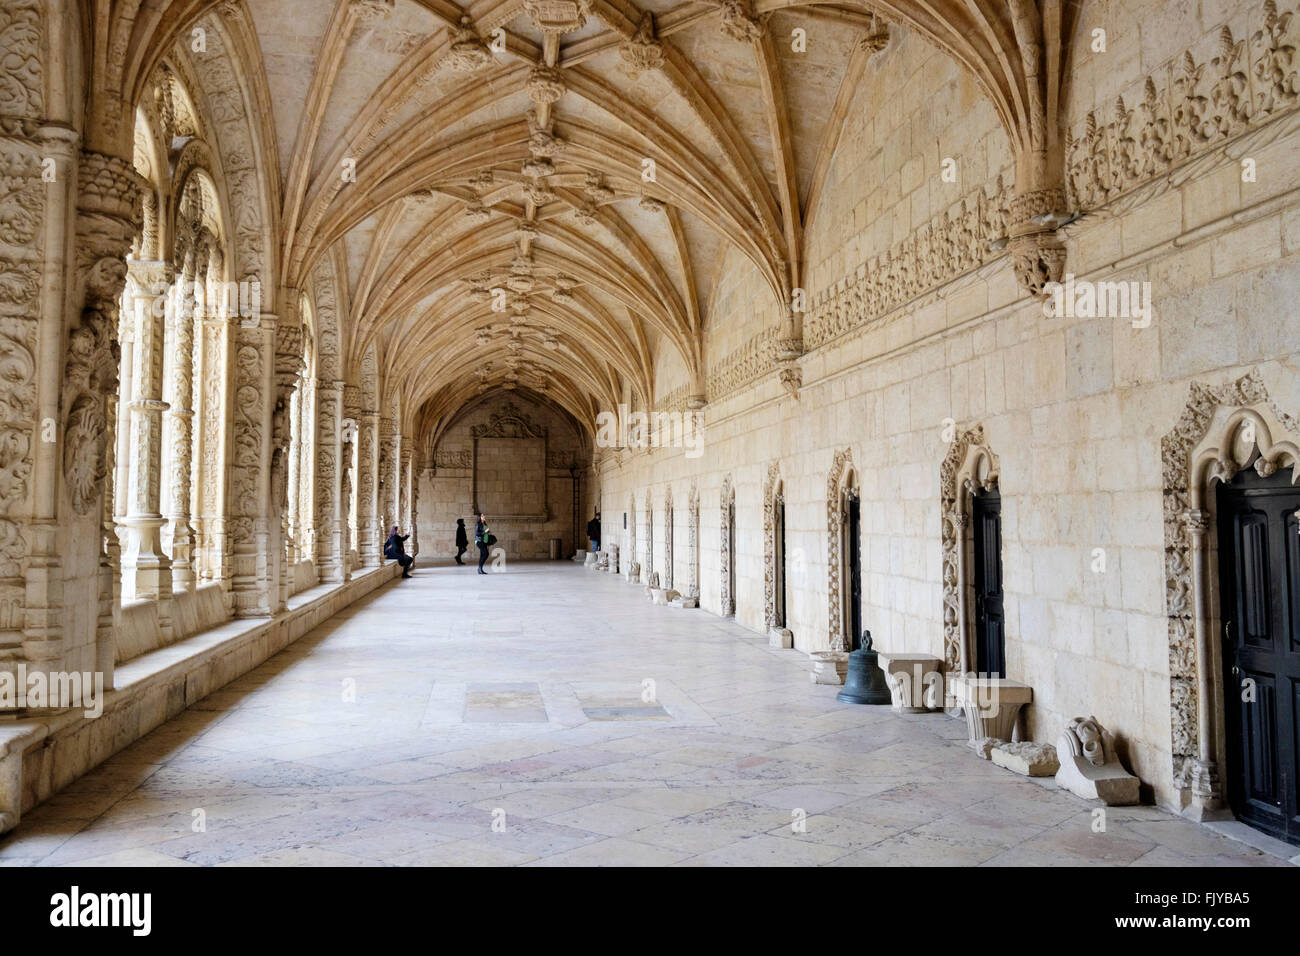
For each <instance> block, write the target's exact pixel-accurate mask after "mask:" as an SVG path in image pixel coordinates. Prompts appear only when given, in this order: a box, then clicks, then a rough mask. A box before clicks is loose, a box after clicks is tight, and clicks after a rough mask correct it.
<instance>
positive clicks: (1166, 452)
mask: <svg viewBox="0 0 1300 956" xmlns="http://www.w3.org/2000/svg"><path fill="white" fill-rule="evenodd" d="M1160 458H1161V473H1162V497H1163V505H1164V509H1163V510H1164V527H1165V613H1166V616H1167V618H1168V633H1169V706H1170V715H1169V716H1170V734H1171V754H1172V761H1173V778H1174V786H1175V788H1177V789H1178V790H1180V791H1188V790H1190V791H1191V794H1190V798H1191V803H1192V806H1193V808H1194V809H1195V810H1197V811H1201V810H1212V809H1216V808H1218V807H1220V806H1222V804H1223V787H1222V783H1221V779H1220V775H1219V769H1218V768H1219V767H1221V766H1222V765H1223V763H1224V757H1225V751H1226V740H1225V731H1224V714H1223V712H1222V707H1220V706H1219V703H1220V700H1219V698H1220V694H1219V693H1218V690H1219V689H1220V688H1221V687H1222V681H1223V661H1222V652H1221V646H1220V643H1219V641H1217V640H1216V639H1215V635H1216V634H1218V633H1220V631H1221V626H1220V619H1219V607H1218V601H1219V594H1218V567H1217V565H1218V555H1217V548H1216V547H1213V546H1212V542H1213V540H1214V539H1213V535H1212V532H1211V530H1210V529H1211V528H1212V527H1213V525H1214V520H1213V519H1214V497H1215V496H1214V494H1213V485H1214V482H1215V481H1216V480H1217V481H1223V482H1228V481H1231V480H1232V479H1233V478H1234V477H1235V476H1236V474H1237V472H1238V471H1239V470H1240V469H1242V468H1245V467H1253V468H1254V469H1255V471H1256V472H1257V473H1258V474H1259V475H1260V476H1261V477H1267V476H1268V475H1271V474H1272V473H1273V472H1275V471H1276V470H1277V469H1278V468H1286V467H1290V468H1292V469H1293V472H1292V482H1293V483H1294V482H1295V481H1296V479H1297V478H1298V477H1300V467H1297V466H1298V465H1300V421H1297V420H1296V419H1295V418H1293V417H1292V416H1290V415H1287V414H1284V413H1283V412H1281V411H1280V410H1279V409H1278V408H1277V406H1276V405H1275V404H1274V403H1273V402H1272V401H1271V400H1270V398H1269V395H1268V391H1267V390H1266V389H1265V387H1264V382H1263V379H1262V378H1261V376H1260V374H1259V370H1258V369H1252V370H1251V371H1250V372H1249V373H1247V374H1246V375H1244V376H1243V377H1241V378H1239V379H1237V380H1236V381H1233V382H1228V383H1227V384H1225V385H1221V386H1219V387H1217V388H1215V387H1211V386H1207V385H1202V384H1199V383H1193V384H1192V386H1191V394H1190V397H1189V398H1188V401H1187V404H1186V406H1185V407H1184V408H1183V412H1182V415H1181V416H1179V419H1178V422H1177V424H1176V425H1175V426H1174V427H1173V429H1172V430H1171V431H1170V432H1169V433H1168V434H1167V435H1165V436H1164V437H1163V438H1162V439H1161V440H1160Z"/></svg>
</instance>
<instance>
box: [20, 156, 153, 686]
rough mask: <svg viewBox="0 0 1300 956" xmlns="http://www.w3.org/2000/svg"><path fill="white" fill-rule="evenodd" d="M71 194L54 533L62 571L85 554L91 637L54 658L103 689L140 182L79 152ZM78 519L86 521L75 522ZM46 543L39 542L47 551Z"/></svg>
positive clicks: (126, 168) (76, 639)
mask: <svg viewBox="0 0 1300 956" xmlns="http://www.w3.org/2000/svg"><path fill="white" fill-rule="evenodd" d="M77 187H78V194H77V235H76V241H77V246H76V248H77V280H78V286H79V288H80V289H81V290H82V291H83V293H84V303H85V305H84V307H83V309H82V311H81V314H80V316H79V318H78V320H77V321H76V324H75V326H74V328H73V329H72V330H71V331H70V332H69V335H68V344H67V350H66V360H65V363H64V369H63V389H62V393H63V408H64V416H63V448H62V451H63V480H64V489H65V491H66V500H67V503H68V504H69V505H70V507H71V511H72V514H71V515H69V516H68V517H67V519H66V520H63V521H60V522H58V524H59V526H60V530H61V531H62V532H63V534H64V536H65V540H64V541H63V553H64V555H66V560H67V561H68V565H67V566H68V567H75V565H76V563H78V562H80V561H81V560H83V559H84V558H85V557H87V556H88V555H87V552H88V551H92V552H94V553H95V556H96V558H97V562H98V574H97V576H96V581H97V583H96V591H97V611H96V619H95V630H94V634H93V637H91V635H87V634H77V633H68V632H64V633H63V634H62V639H63V647H62V654H61V657H62V661H63V664H64V666H65V667H67V668H69V669H84V668H85V667H86V666H88V665H90V664H91V662H93V664H94V667H95V669H96V670H98V671H101V672H102V673H103V674H104V683H105V686H111V684H112V672H113V666H114V658H115V645H114V634H115V633H116V630H117V619H118V609H119V605H120V601H119V596H120V594H119V590H120V581H121V579H120V567H119V564H118V561H119V558H120V553H119V551H118V548H117V542H116V540H113V541H109V540H108V538H109V537H110V535H109V534H106V533H105V526H106V525H107V528H108V529H109V530H111V528H112V524H111V511H112V504H111V501H110V502H106V501H105V500H104V495H105V492H106V491H109V490H110V489H109V488H108V487H107V483H106V481H105V478H106V476H107V473H108V465H109V459H110V455H109V448H110V447H111V446H112V444H113V439H114V435H113V431H114V427H115V426H116V420H115V418H116V407H115V405H114V404H113V403H112V398H113V396H115V395H116V392H117V383H118V367H119V361H120V354H119V350H118V343H117V326H118V303H119V302H120V298H121V294H122V288H123V286H124V284H125V281H126V254H127V251H128V250H129V249H130V248H131V243H132V241H133V240H134V237H135V234H136V233H137V232H138V229H139V223H140V218H139V207H138V202H139V195H140V177H139V176H138V175H137V174H136V172H135V170H134V169H133V168H132V166H131V163H130V161H129V160H127V159H122V158H120V157H116V156H107V155H103V154H100V153H93V152H89V151H86V150H83V151H82V153H81V162H80V164H79V165H78V170H77ZM48 267H49V264H48V263H47V268H48ZM83 516H88V517H89V520H88V521H83V520H81V519H82V517H83ZM106 519H107V520H106ZM78 532H81V536H79V535H78ZM87 533H89V542H87V541H86V540H85V538H84V536H85V535H86V534H87ZM36 537H38V539H39V538H44V537H45V536H44V535H37V536H36ZM54 537H55V536H53V535H51V536H49V542H50V543H53V540H54ZM113 537H115V536H113ZM43 545H44V542H43V541H42V542H41V545H40V546H38V547H37V548H34V549H33V551H34V552H35V553H36V554H37V555H40V557H37V558H36V560H33V561H31V562H29V568H32V567H40V566H42V565H43V566H44V569H46V570H48V569H49V568H50V567H51V565H50V564H49V563H47V562H46V561H45V560H43V559H44V558H45V556H44V555H42V554H41V551H43ZM50 556H51V557H52V555H50ZM29 581H30V578H29ZM60 597H61V595H60ZM60 603H61V601H60ZM56 607H57V605H56ZM87 638H90V641H89V644H90V646H87V644H86V643H85V642H86V639H87ZM49 649H52V648H47V650H49ZM47 659H48V658H47Z"/></svg>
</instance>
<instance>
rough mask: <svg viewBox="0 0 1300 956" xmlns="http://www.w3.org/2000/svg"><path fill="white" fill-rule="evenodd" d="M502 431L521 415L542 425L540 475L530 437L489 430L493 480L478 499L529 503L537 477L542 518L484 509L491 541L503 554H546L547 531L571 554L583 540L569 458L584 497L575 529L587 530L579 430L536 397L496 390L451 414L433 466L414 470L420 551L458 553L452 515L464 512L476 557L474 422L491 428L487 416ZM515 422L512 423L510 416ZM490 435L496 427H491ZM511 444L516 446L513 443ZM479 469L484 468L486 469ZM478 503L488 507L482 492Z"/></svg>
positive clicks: (438, 555)
mask: <svg viewBox="0 0 1300 956" xmlns="http://www.w3.org/2000/svg"><path fill="white" fill-rule="evenodd" d="M494 416H496V418H497V421H498V424H500V425H501V426H502V428H504V430H505V431H507V432H512V433H513V431H515V430H517V428H516V424H517V423H518V422H519V421H522V422H526V423H527V425H528V426H530V427H532V428H533V429H537V430H541V431H544V433H545V448H546V456H547V461H546V467H545V469H544V471H545V474H544V476H543V475H542V474H541V470H540V469H539V467H538V458H537V457H536V453H537V442H536V441H535V440H534V439H531V438H518V439H511V438H501V437H490V438H487V439H486V440H487V442H488V443H489V444H490V445H491V448H490V451H491V453H492V455H493V456H494V458H493V461H492V464H491V469H490V472H491V474H490V476H489V477H487V478H485V479H484V480H486V481H491V482H492V483H494V485H499V486H500V487H494V488H492V489H487V491H486V492H485V493H484V494H481V495H480V498H481V499H486V498H489V497H490V496H493V495H495V496H498V498H499V500H506V501H517V502H522V504H521V505H520V507H521V508H526V509H528V510H530V511H531V510H532V509H534V508H536V507H537V501H538V500H540V498H541V492H540V489H539V488H537V487H535V486H536V485H538V484H539V483H540V482H542V481H545V484H546V492H545V494H546V504H547V513H548V515H549V517H547V518H546V520H535V519H524V518H520V519H509V518H504V517H501V516H500V515H494V514H493V513H492V512H491V511H489V513H488V525H489V526H490V527H491V529H492V533H493V534H495V535H496V536H497V545H496V547H500V548H503V549H504V551H505V556H506V558H507V560H509V559H513V558H518V559H524V560H530V559H539V558H546V557H548V554H549V547H550V544H549V542H550V539H552V538H559V539H561V541H562V542H563V549H562V553H563V556H565V557H567V556H568V555H571V554H572V553H573V551H574V549H575V547H576V546H585V540H584V541H579V542H578V544H577V545H576V546H575V543H574V530H573V528H574V517H573V479H572V477H571V476H570V474H569V464H570V463H572V462H574V461H577V462H579V464H580V466H582V467H580V469H579V479H580V482H581V485H582V487H581V489H580V491H581V493H582V494H583V496H584V497H583V500H582V503H581V509H582V510H581V512H580V513H579V515H578V518H579V521H578V531H579V533H585V529H586V526H587V520H588V519H589V518H590V517H591V514H590V510H591V505H590V504H589V503H588V502H589V500H590V485H591V481H590V474H589V472H588V471H587V469H586V467H585V462H586V461H587V454H588V453H586V452H585V451H584V450H583V448H584V445H583V442H582V440H580V439H579V436H578V433H577V431H576V430H575V429H574V427H573V425H572V423H571V422H570V421H568V420H567V419H566V418H565V416H563V415H562V414H560V413H559V412H557V411H556V410H555V409H554V408H552V407H550V406H548V405H545V404H542V403H540V402H535V401H532V400H530V399H528V398H527V397H525V396H524V395H522V394H519V393H515V395H513V396H511V397H509V398H506V397H497V398H494V399H492V400H489V401H487V402H484V403H482V404H480V405H477V406H475V407H474V408H473V409H472V410H470V411H469V412H468V413H467V414H465V415H464V416H463V417H462V418H461V419H460V420H459V421H457V422H456V423H455V424H454V425H453V426H452V427H451V428H450V429H448V431H447V432H446V433H445V435H444V436H443V438H442V440H441V441H440V443H439V444H438V447H437V450H436V451H435V454H434V462H433V467H432V468H425V469H422V470H420V471H418V472H417V476H418V480H419V482H420V495H419V499H420V525H419V529H420V548H421V552H422V553H423V554H424V556H425V557H428V558H431V559H433V560H439V559H444V558H448V557H451V556H453V555H455V553H456V519H457V518H464V519H465V531H466V534H467V535H468V536H469V539H470V550H469V554H470V556H472V557H474V558H475V560H477V557H478V552H477V551H476V549H475V548H474V522H475V520H476V517H477V516H476V515H475V514H474V486H473V471H472V464H473V448H474V434H473V432H474V430H475V429H476V428H478V429H480V430H482V429H487V430H489V431H491V430H492V429H493V417H494ZM509 423H516V424H509ZM493 434H494V435H495V434H496V432H493ZM512 446H515V447H517V449H518V450H517V451H516V450H513V449H512ZM484 473H485V475H486V474H487V470H485V472H484ZM479 504H480V507H487V504H486V502H485V500H480V502H479Z"/></svg>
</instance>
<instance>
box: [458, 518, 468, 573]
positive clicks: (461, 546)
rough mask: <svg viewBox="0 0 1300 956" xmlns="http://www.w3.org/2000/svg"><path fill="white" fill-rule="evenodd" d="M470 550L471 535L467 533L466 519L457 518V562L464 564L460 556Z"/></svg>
mask: <svg viewBox="0 0 1300 956" xmlns="http://www.w3.org/2000/svg"><path fill="white" fill-rule="evenodd" d="M468 550H469V535H468V534H466V533H465V519H464V518H457V519H456V563H457V564H464V563H465V562H464V561H462V560H461V559H460V556H461V555H462V554H464V553H465V552H466V551H468Z"/></svg>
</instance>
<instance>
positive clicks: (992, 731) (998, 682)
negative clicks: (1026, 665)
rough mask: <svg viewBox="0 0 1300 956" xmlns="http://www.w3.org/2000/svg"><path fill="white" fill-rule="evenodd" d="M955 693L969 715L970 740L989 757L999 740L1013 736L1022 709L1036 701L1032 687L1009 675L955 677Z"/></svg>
mask: <svg viewBox="0 0 1300 956" xmlns="http://www.w3.org/2000/svg"><path fill="white" fill-rule="evenodd" d="M952 692H953V696H954V697H956V698H957V703H958V704H960V705H961V709H962V712H963V713H965V714H966V730H967V733H968V736H969V740H968V743H969V744H970V746H971V749H972V750H975V751H976V752H978V753H979V754H980V755H981V756H982V757H983V758H984V759H985V760H988V759H989V751H990V750H991V748H992V746H993V744H994V743H995V742H1000V741H1004V740H1010V739H1011V737H1012V733H1013V731H1014V730H1015V726H1016V720H1017V718H1019V716H1020V708H1021V707H1023V706H1024V705H1025V704H1031V703H1033V701H1034V689H1033V688H1032V687H1030V686H1029V685H1028V684H1022V683H1020V682H1019V681H1014V680H1008V679H1007V678H1005V677H977V676H975V675H974V674H967V675H962V676H958V677H954V678H953V680H952Z"/></svg>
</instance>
